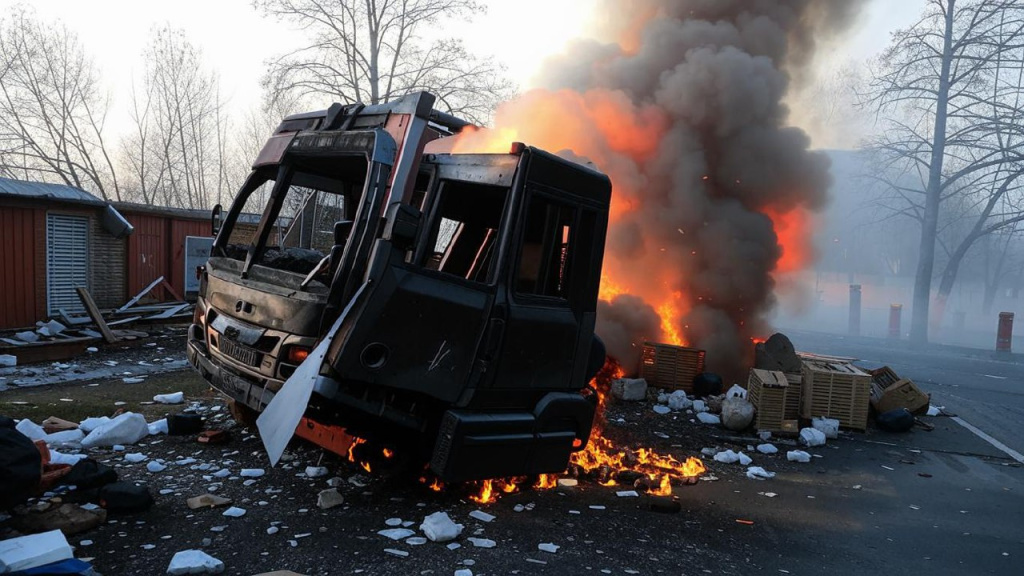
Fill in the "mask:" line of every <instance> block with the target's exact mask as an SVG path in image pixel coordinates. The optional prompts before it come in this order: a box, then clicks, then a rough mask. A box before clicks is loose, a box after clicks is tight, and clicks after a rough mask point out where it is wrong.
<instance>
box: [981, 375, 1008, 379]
mask: <svg viewBox="0 0 1024 576" xmlns="http://www.w3.org/2000/svg"><path fill="white" fill-rule="evenodd" d="M983 376H985V378H995V379H996V380H1006V379H1007V378H1009V376H993V375H991V374H983Z"/></svg>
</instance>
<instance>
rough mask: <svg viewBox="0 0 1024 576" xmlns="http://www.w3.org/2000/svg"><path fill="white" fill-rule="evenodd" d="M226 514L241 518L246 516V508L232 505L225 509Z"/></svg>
mask: <svg viewBox="0 0 1024 576" xmlns="http://www.w3.org/2000/svg"><path fill="white" fill-rule="evenodd" d="M224 516H228V517H230V518H241V517H242V516H245V508H239V507H237V506H232V507H231V508H228V509H227V510H225V511H224Z"/></svg>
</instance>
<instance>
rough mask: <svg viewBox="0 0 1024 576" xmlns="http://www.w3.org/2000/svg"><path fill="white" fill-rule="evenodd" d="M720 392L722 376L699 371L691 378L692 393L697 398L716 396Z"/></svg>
mask: <svg viewBox="0 0 1024 576" xmlns="http://www.w3.org/2000/svg"><path fill="white" fill-rule="evenodd" d="M721 393H722V377H721V376H719V375H718V374H715V373H713V372H701V373H700V374H697V375H696V376H694V378H693V395H694V396H696V397H697V398H707V397H708V396H718V395H719V394H721Z"/></svg>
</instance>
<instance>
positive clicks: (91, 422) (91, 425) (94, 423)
mask: <svg viewBox="0 0 1024 576" xmlns="http://www.w3.org/2000/svg"><path fill="white" fill-rule="evenodd" d="M107 422H110V418H108V417H106V416H101V417H99V418H86V419H85V420H82V421H81V422H79V423H78V429H79V430H81V431H82V432H85V433H86V434H88V433H89V432H92V431H93V430H95V429H96V428H99V426H100V425H101V424H106V423H107Z"/></svg>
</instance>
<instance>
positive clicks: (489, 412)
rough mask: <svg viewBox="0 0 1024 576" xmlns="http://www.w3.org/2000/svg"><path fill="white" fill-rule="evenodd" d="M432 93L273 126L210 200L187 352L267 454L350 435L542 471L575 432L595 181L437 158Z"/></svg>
mask: <svg viewBox="0 0 1024 576" xmlns="http://www.w3.org/2000/svg"><path fill="white" fill-rule="evenodd" d="M434 101H435V98H434V96H433V95H431V94H428V93H417V94H411V95H409V96H406V97H404V98H402V99H400V100H397V101H394V102H390V103H386V104H380V105H373V106H364V105H361V104H354V105H349V106H342V105H340V104H334V105H332V106H331V107H330V108H329V109H328V110H325V111H320V112H312V113H307V114H299V115H294V116H289V117H287V118H285V119H284V121H283V122H282V123H281V124H280V125H279V126H278V128H277V129H276V131H275V132H274V134H273V135H272V136H271V137H270V139H269V140H268V142H267V143H266V145H265V146H264V148H263V150H262V151H261V152H260V154H259V156H258V158H257V159H256V161H255V163H254V164H253V169H252V172H251V173H250V174H249V176H248V178H247V180H246V181H245V183H244V184H243V185H242V186H241V189H240V190H239V192H238V195H237V197H236V199H235V201H234V203H233V204H232V205H231V207H230V209H228V210H227V212H226V213H224V214H223V219H221V210H220V209H219V207H218V208H217V209H215V216H214V225H215V227H219V231H218V232H217V233H216V239H215V241H214V244H213V248H212V252H211V257H210V258H209V260H208V262H207V263H206V265H205V266H204V267H203V268H201V269H200V270H199V274H200V289H199V297H198V301H197V305H196V312H195V318H194V323H193V324H192V326H191V328H190V330H189V334H188V344H187V354H188V359H189V362H190V363H191V364H192V365H193V366H194V367H195V369H196V370H198V371H199V373H200V374H201V375H202V376H203V377H204V378H205V379H206V380H207V381H209V382H210V384H211V385H212V386H213V387H214V388H216V389H217V390H219V391H220V392H222V393H223V394H225V395H226V396H228V397H230V398H231V399H232V400H233V401H234V410H235V411H236V412H238V413H239V414H240V415H241V416H242V417H249V418H255V419H256V422H257V425H258V427H259V429H260V433H261V436H262V437H263V440H264V444H265V446H266V447H267V450H268V453H269V455H270V458H271V461H272V462H274V463H276V461H277V460H278V459H279V458H280V456H281V453H282V452H283V450H284V448H285V446H286V445H287V443H288V442H289V440H290V439H291V438H292V436H293V435H296V434H297V435H298V436H300V437H303V438H306V439H309V440H312V441H313V442H315V443H317V444H320V445H322V446H324V447H326V448H328V449H330V450H332V451H334V452H338V453H340V454H345V453H346V452H347V451H348V450H350V449H351V448H352V447H353V442H354V438H356V437H358V438H359V439H363V440H365V441H366V442H369V443H374V444H375V445H379V446H382V447H390V448H399V449H401V450H402V451H403V452H404V453H406V454H411V455H412V458H414V459H417V460H418V461H419V462H427V461H429V465H430V468H431V469H432V470H433V472H434V473H435V474H436V475H437V476H439V477H440V478H441V479H442V480H445V481H449V482H451V481H464V480H474V479H486V478H495V477H508V476H522V475H535V474H543V473H558V472H561V471H563V470H565V468H566V465H567V463H568V460H569V458H570V455H571V454H572V453H574V452H578V451H580V450H582V449H583V447H584V446H586V445H587V443H588V440H589V439H590V435H591V428H592V426H593V424H594V414H595V409H596V407H597V402H598V399H597V397H596V394H592V393H589V392H590V391H589V390H588V388H587V384H588V382H589V381H590V380H591V378H592V377H593V376H594V375H595V374H596V373H597V372H598V371H599V369H600V368H601V367H602V365H603V363H604V361H605V349H604V345H603V344H602V342H601V340H600V339H599V338H598V337H597V336H596V335H595V333H594V328H595V322H596V305H597V299H598V290H599V284H600V278H601V264H602V257H603V253H604V244H605V233H606V229H607V226H608V210H609V204H610V199H611V183H610V181H609V179H608V178H607V177H606V176H605V175H604V174H601V173H599V172H596V171H594V170H592V169H590V168H588V167H586V166H583V165H580V164H578V163H575V162H571V161H568V160H565V159H562V158H560V157H558V156H555V155H553V154H550V153H547V152H545V151H543V150H540V149H537V148H533V147H530V146H527V145H524V144H521V143H518V142H517V143H511V148H510V149H509V151H508V152H507V153H492V154H463V153H451V152H450V151H449V150H450V145H448V144H447V141H450V140H453V138H452V137H453V136H454V135H456V134H458V133H459V132H460V131H462V130H464V129H465V128H467V127H468V126H469V124H468V123H467V122H465V121H462V120H460V119H458V118H455V117H453V116H451V115H448V114H444V113H441V112H439V111H437V110H434V109H433V103H434ZM254 202H256V203H259V204H262V206H261V208H262V214H261V215H260V217H259V219H258V222H257V221H255V220H253V219H247V218H246V214H244V211H245V207H246V206H247V204H248V205H249V206H252V205H253V203H254ZM285 220H287V221H288V222H289V223H290V224H291V226H290V227H288V230H287V231H286V232H285V231H283V230H284V228H286V225H285V224H283V223H282V222H283V221H285ZM297 222H301V223H302V225H301V227H300V229H299V230H298V231H297V232H296V231H295V228H296V226H295V224H296V223H297ZM242 232H245V233H244V234H243V233H242ZM257 415H258V416H257Z"/></svg>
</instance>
